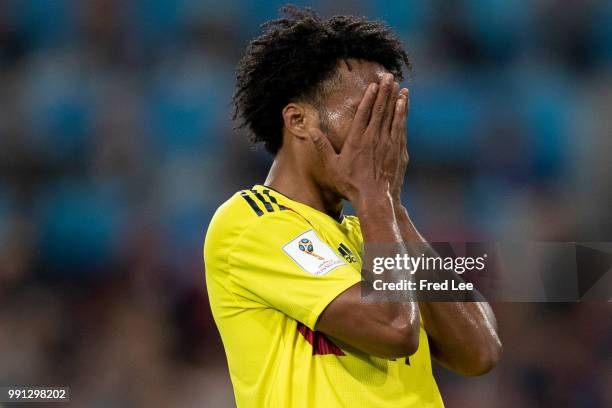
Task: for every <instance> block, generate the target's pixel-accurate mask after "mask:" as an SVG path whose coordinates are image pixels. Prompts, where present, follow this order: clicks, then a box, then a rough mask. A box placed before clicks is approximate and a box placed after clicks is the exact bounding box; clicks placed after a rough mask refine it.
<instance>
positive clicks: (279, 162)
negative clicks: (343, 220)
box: [265, 155, 342, 220]
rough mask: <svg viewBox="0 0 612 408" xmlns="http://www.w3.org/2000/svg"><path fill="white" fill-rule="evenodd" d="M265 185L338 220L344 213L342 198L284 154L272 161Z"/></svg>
mask: <svg viewBox="0 0 612 408" xmlns="http://www.w3.org/2000/svg"><path fill="white" fill-rule="evenodd" d="M265 185H266V186H268V187H270V188H272V189H274V190H276V191H278V192H279V193H281V194H283V195H284V196H286V197H289V198H290V199H292V200H294V201H297V202H300V203H302V204H306V205H308V206H310V207H312V208H314V209H316V210H319V211H321V212H324V213H326V214H327V215H329V216H330V217H332V218H334V219H336V220H338V219H340V217H341V215H342V199H341V198H339V197H338V196H337V195H336V194H334V193H332V192H330V191H326V190H325V189H323V188H321V187H320V186H319V185H318V184H317V183H316V182H315V181H314V179H313V178H312V177H311V176H310V175H309V174H307V173H306V172H305V171H304V170H303V169H302V168H300V166H298V165H296V163H295V162H294V161H291V160H287V158H286V157H284V156H281V155H278V156H277V157H276V159H275V160H274V163H272V167H270V171H269V172H268V177H267V178H266V181H265Z"/></svg>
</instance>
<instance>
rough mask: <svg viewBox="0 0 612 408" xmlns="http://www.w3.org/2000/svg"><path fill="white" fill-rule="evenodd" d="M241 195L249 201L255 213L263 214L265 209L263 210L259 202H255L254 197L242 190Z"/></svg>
mask: <svg viewBox="0 0 612 408" xmlns="http://www.w3.org/2000/svg"><path fill="white" fill-rule="evenodd" d="M240 195H241V196H242V198H244V200H245V201H246V202H247V203H249V205H250V206H251V208H252V209H253V211H255V214H257V215H258V216H259V217H261V216H262V215H263V211H261V209H260V208H259V207H258V206H257V204H255V201H253V199H252V198H251V197H250V196H249V195H248V194H247V193H246V191H241V192H240Z"/></svg>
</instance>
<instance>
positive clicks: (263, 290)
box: [228, 211, 361, 330]
mask: <svg viewBox="0 0 612 408" xmlns="http://www.w3.org/2000/svg"><path fill="white" fill-rule="evenodd" d="M330 244H332V245H330ZM333 248H334V246H333V243H329V242H326V238H325V234H323V233H322V232H321V231H315V230H314V229H313V227H312V225H310V224H309V223H308V222H307V221H306V220H305V219H304V218H303V217H301V216H300V215H299V214H297V213H294V212H292V211H283V212H277V213H273V214H268V215H265V216H262V217H260V218H259V219H257V220H256V221H254V222H253V223H252V224H250V225H249V226H248V227H246V229H245V230H244V231H243V233H242V234H241V235H240V237H239V238H238V240H237V241H236V243H235V245H234V246H233V247H232V249H231V250H230V253H229V255H228V264H229V272H230V273H229V276H230V279H231V281H232V285H233V288H234V291H235V292H236V294H237V295H240V296H243V297H247V298H250V299H254V300H257V301H258V302H262V303H264V304H265V305H267V306H269V307H272V308H275V309H277V310H279V311H281V312H282V313H284V314H286V315H288V316H290V317H291V318H293V319H295V320H297V321H299V322H301V323H303V324H304V325H306V326H308V327H309V328H310V329H313V330H314V326H315V324H316V322H317V319H318V317H319V315H320V314H321V313H322V312H323V310H325V308H326V307H327V305H328V304H329V303H331V302H332V300H334V299H335V298H336V297H337V296H338V295H339V294H341V293H342V292H344V291H345V290H346V289H348V288H349V287H351V286H353V285H354V284H356V283H357V282H359V281H360V280H361V275H360V273H359V272H358V271H356V270H355V269H354V268H353V267H351V266H349V265H348V264H347V263H346V262H345V261H344V260H343V259H342V258H341V257H340V256H338V254H337V253H336V252H335V251H334V250H333Z"/></svg>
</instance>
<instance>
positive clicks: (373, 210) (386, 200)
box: [350, 193, 394, 218]
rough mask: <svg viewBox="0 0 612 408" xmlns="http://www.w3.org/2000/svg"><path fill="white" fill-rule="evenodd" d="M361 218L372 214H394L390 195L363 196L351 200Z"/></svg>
mask: <svg viewBox="0 0 612 408" xmlns="http://www.w3.org/2000/svg"><path fill="white" fill-rule="evenodd" d="M350 202H351V204H352V205H353V208H354V209H355V212H356V213H357V215H358V216H359V218H364V217H367V216H369V215H371V214H393V213H394V204H393V200H392V199H391V196H390V195H389V194H388V193H380V194H362V195H359V196H356V197H353V198H352V199H350Z"/></svg>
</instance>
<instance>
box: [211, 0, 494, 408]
mask: <svg viewBox="0 0 612 408" xmlns="http://www.w3.org/2000/svg"><path fill="white" fill-rule="evenodd" d="M285 12H286V13H287V17H286V18H283V19H280V20H276V21H271V22H269V23H267V24H266V31H265V32H264V33H263V34H262V35H261V36H259V37H258V38H256V39H254V40H253V41H252V42H251V43H250V45H249V46H248V48H247V50H246V53H245V55H244V57H243V58H242V60H241V62H240V65H239V67H238V76H237V78H238V81H237V91H236V93H235V95H234V101H235V104H236V109H237V111H236V112H237V116H239V117H240V118H241V119H242V121H243V123H242V124H243V125H245V126H247V127H248V129H249V130H250V133H251V134H252V138H253V140H254V141H255V142H263V143H264V144H265V147H266V148H267V150H269V151H270V152H271V153H272V154H273V155H274V157H275V159H274V163H273V165H272V167H271V169H270V172H269V175H268V177H267V179H266V180H265V182H264V183H262V184H257V185H255V186H254V187H252V188H250V189H246V190H243V191H240V192H238V193H236V194H235V195H234V196H233V197H232V198H230V199H229V200H228V201H227V202H225V203H224V204H223V205H222V206H221V207H219V209H218V210H217V212H216V214H215V216H214V217H213V220H212V221H211V224H210V226H209V228H208V232H207V235H206V240H205V245H204V259H205V264H206V283H207V288H208V294H209V297H210V303H211V308H212V311H213V315H214V318H215V322H216V324H217V326H218V328H219V331H220V333H221V337H222V340H223V344H224V347H225V351H226V354H227V360H228V364H229V371H230V376H231V380H232V383H233V387H234V393H235V397H236V403H237V405H238V406H239V407H292V408H298V407H326V408H327V407H394V408H398V407H442V406H443V403H442V399H441V396H440V393H439V391H438V388H437V386H436V383H435V380H434V378H433V375H432V368H431V357H432V356H433V357H434V358H435V359H437V360H438V361H439V362H440V363H441V364H442V365H444V366H445V367H448V368H449V369H451V370H453V371H455V372H458V373H461V374H464V375H479V374H483V373H486V372H487V371H489V370H490V369H491V368H492V367H493V366H494V365H495V364H496V362H497V360H498V358H499V354H500V348H501V344H500V341H499V339H498V336H497V332H496V323H495V318H494V316H493V314H492V312H491V309H490V307H489V305H488V304H487V303H486V302H478V303H477V302H471V303H467V302H466V303H462V302H425V301H417V300H413V301H408V302H391V301H378V302H364V301H363V299H362V296H361V293H362V292H361V286H362V284H363V283H362V281H361V268H362V262H363V259H364V257H365V256H366V255H367V254H365V253H362V248H364V247H365V248H366V249H365V250H366V251H367V248H368V244H369V243H389V244H394V245H397V246H398V247H402V246H403V244H402V243H403V242H406V241H421V240H422V238H421V236H420V235H419V233H418V232H417V230H416V229H415V227H414V226H413V224H412V222H411V220H410V216H409V213H408V211H407V210H406V208H405V207H404V206H403V205H402V203H401V201H400V193H401V188H402V185H403V178H404V172H405V170H406V166H407V164H408V154H407V149H406V118H407V114H408V108H409V94H408V90H407V89H405V88H404V89H399V85H398V81H399V80H401V79H402V68H403V66H404V65H406V66H407V67H409V60H408V57H407V54H406V53H405V51H404V50H403V49H402V47H401V45H400V43H399V41H398V40H397V39H396V37H395V36H394V35H393V34H392V33H391V32H390V31H389V29H388V28H386V27H385V26H384V25H382V24H380V23H378V22H371V21H368V20H366V19H363V18H357V17H350V16H337V17H333V18H330V19H327V20H324V19H321V18H319V17H318V16H317V15H315V14H314V13H313V12H312V11H309V10H305V11H303V10H298V9H295V8H285ZM343 199H346V200H348V201H350V202H351V204H352V205H353V207H354V209H355V211H356V213H357V217H353V216H343V214H342V200H343ZM364 245H365V246H364ZM415 256H416V255H415Z"/></svg>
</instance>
